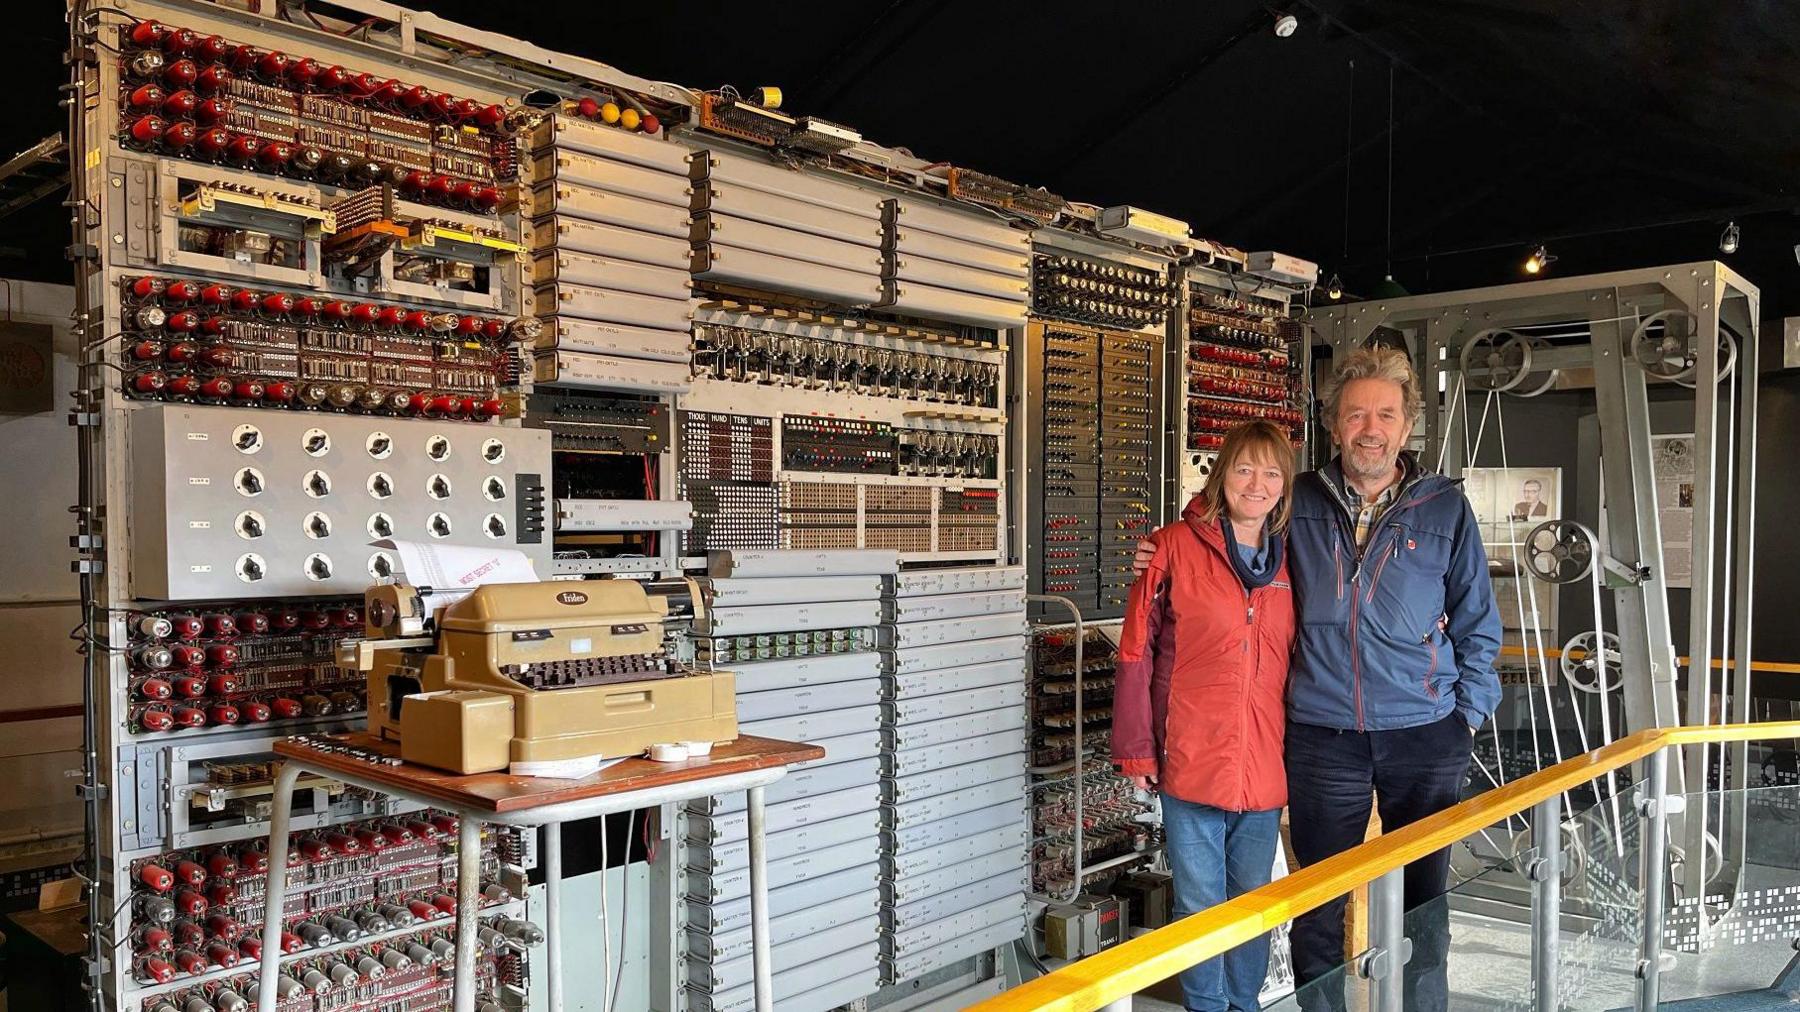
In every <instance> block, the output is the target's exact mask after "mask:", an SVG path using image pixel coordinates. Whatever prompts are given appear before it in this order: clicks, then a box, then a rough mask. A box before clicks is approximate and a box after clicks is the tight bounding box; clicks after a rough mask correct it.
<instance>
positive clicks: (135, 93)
mask: <svg viewBox="0 0 1800 1012" xmlns="http://www.w3.org/2000/svg"><path fill="white" fill-rule="evenodd" d="M168 99H169V94H168V92H165V91H163V90H162V89H161V88H159V87H157V86H156V85H154V84H140V85H138V86H137V88H135V89H133V90H132V92H131V95H130V97H128V98H127V99H126V100H125V101H126V103H127V104H128V105H130V106H131V108H132V111H134V112H154V111H155V110H157V109H161V108H162V107H163V106H164V105H165V104H166V103H167V102H168Z"/></svg>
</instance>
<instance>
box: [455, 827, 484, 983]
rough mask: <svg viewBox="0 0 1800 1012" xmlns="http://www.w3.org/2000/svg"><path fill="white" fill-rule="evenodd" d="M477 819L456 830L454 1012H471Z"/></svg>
mask: <svg viewBox="0 0 1800 1012" xmlns="http://www.w3.org/2000/svg"><path fill="white" fill-rule="evenodd" d="M480 915H481V822H480V821H479V820H476V819H473V818H470V817H469V816H467V815H464V816H462V817H461V818H460V819H458V820H457V829H456V990H455V991H453V992H452V994H454V995H455V1008H456V1012H475V928H476V926H477V925H479V924H480V923H481V921H480Z"/></svg>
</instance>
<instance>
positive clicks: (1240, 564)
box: [1219, 511, 1286, 590]
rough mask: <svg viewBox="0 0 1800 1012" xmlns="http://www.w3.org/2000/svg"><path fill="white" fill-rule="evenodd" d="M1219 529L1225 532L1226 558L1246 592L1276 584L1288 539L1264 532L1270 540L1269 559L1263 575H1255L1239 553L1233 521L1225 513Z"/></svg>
mask: <svg viewBox="0 0 1800 1012" xmlns="http://www.w3.org/2000/svg"><path fill="white" fill-rule="evenodd" d="M1219 529H1220V530H1221V531H1224V532H1225V558H1226V559H1228V560H1230V562H1231V571H1232V572H1234V573H1236V574H1237V578H1238V582H1239V583H1241V584H1243V585H1244V589H1245V590H1260V589H1261V588H1263V587H1267V586H1268V585H1269V584H1270V583H1273V582H1274V580H1275V574H1276V573H1278V572H1280V571H1281V557H1282V549H1283V547H1284V546H1283V542H1284V541H1285V540H1286V539H1284V538H1283V537H1282V536H1281V535H1279V534H1276V533H1273V532H1271V531H1265V532H1264V534H1263V536H1264V537H1266V538H1268V539H1269V559H1268V562H1266V563H1265V564H1264V565H1263V569H1262V572H1261V573H1253V572H1251V571H1250V564H1249V563H1247V562H1245V561H1244V557H1243V555H1242V554H1240V553H1239V552H1238V540H1237V535H1236V534H1234V533H1232V530H1231V521H1230V520H1229V519H1227V518H1226V517H1225V515H1224V512H1223V511H1221V512H1220V514H1219Z"/></svg>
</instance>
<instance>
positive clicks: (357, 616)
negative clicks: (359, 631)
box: [331, 608, 363, 629]
mask: <svg viewBox="0 0 1800 1012" xmlns="http://www.w3.org/2000/svg"><path fill="white" fill-rule="evenodd" d="M362 621H363V617H362V609H361V608H338V609H335V610H334V611H332V613H331V623H332V624H333V625H335V626H337V627H338V628H339V629H355V628H357V627H358V626H360V625H362Z"/></svg>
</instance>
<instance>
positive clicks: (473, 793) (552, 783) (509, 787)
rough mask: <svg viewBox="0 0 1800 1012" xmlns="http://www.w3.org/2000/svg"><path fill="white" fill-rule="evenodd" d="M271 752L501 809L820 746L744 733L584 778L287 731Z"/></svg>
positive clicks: (801, 755)
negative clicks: (447, 763) (483, 767)
mask: <svg viewBox="0 0 1800 1012" xmlns="http://www.w3.org/2000/svg"><path fill="white" fill-rule="evenodd" d="M318 737H322V738H326V739H328V740H330V741H333V742H339V743H342V744H345V745H350V746H354V747H356V748H359V749H367V750H369V751H372V752H379V753H381V754H383V755H389V756H396V757H397V756H399V754H400V745H399V743H398V742H387V741H382V740H380V739H379V738H377V737H375V736H374V735H371V734H369V733H368V732H366V731H351V732H347V733H344V734H333V735H321V736H318ZM275 754H276V755H279V756H284V757H286V758H290V759H294V760H298V761H299V762H302V763H304V764H305V765H306V767H307V768H308V769H313V770H318V771H320V772H322V773H332V772H341V773H344V774H347V775H349V776H353V777H356V778H358V779H360V780H363V781H366V782H368V783H371V784H379V785H386V786H391V787H392V788H393V789H394V793H396V794H401V795H406V796H409V797H412V798H416V799H419V800H423V801H429V802H436V803H441V804H445V805H450V806H453V807H456V808H460V809H464V810H466V811H474V812H483V811H485V812H492V813H495V814H501V813H514V812H518V811H520V810H523V809H527V808H541V807H543V806H546V805H560V804H564V803H566V802H570V801H586V800H589V799H591V798H597V797H603V796H606V795H611V794H622V793H624V792H626V791H639V790H644V789H646V788H652V787H665V786H668V785H670V784H679V783H687V782H690V781H695V780H705V779H709V778H713V777H722V776H729V775H731V774H734V773H747V772H749V771H751V770H760V769H768V768H769V767H771V766H792V765H793V764H795V763H799V762H805V761H807V760H809V759H819V758H822V757H823V756H824V755H825V750H824V749H823V748H820V747H819V746H817V745H808V744H805V743H803V742H794V741H779V740H777V739H774V738H757V737H754V736H751V735H744V736H742V737H740V738H738V740H736V741H734V742H731V743H730V744H726V745H714V746H713V750H712V754H711V755H708V756H704V757H701V758H698V759H689V760H687V761H685V762H675V763H659V762H651V761H650V760H648V759H643V758H637V759H626V760H624V761H623V762H619V763H615V764H614V765H612V766H609V767H607V768H606V769H604V770H601V771H600V772H599V773H596V774H594V775H593V776H590V777H588V778H586V779H584V780H553V779H550V778H547V777H515V776H511V775H509V774H506V773H474V774H469V775H462V774H457V773H446V772H445V771H443V770H437V769H432V768H431V767H429V766H420V765H417V764H415V763H402V764H400V765H398V766H386V765H383V764H381V763H371V762H364V761H363V760H361V759H357V758H354V757H351V756H345V755H341V754H339V753H335V752H326V751H323V750H321V749H319V748H318V747H316V746H314V745H311V744H308V743H306V742H302V741H299V740H297V739H293V738H283V739H281V740H279V741H277V742H276V743H275Z"/></svg>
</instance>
